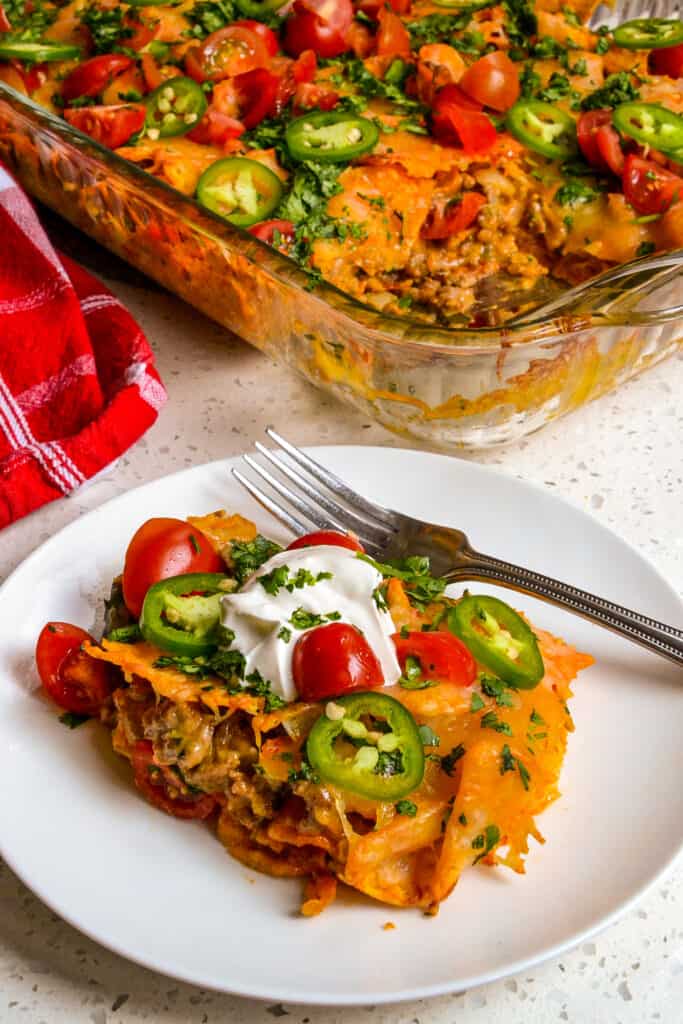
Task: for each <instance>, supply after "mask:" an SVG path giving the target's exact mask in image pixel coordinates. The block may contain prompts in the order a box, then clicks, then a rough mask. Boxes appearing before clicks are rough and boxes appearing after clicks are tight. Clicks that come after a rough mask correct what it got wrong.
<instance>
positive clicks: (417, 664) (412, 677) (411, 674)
mask: <svg viewBox="0 0 683 1024" xmlns="http://www.w3.org/2000/svg"><path fill="white" fill-rule="evenodd" d="M398 682H399V686H402V687H403V689H404V690H426V689H427V688H428V687H429V686H436V683H435V682H434V681H433V680H432V679H425V678H424V677H423V675H422V663H421V661H420V659H419V658H416V657H415V656H414V655H412V654H409V655H408V657H407V658H406V663H405V668H404V669H403V675H402V676H401V678H400V679H399V681H398Z"/></svg>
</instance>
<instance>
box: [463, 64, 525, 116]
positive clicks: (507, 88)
mask: <svg viewBox="0 0 683 1024" xmlns="http://www.w3.org/2000/svg"><path fill="white" fill-rule="evenodd" d="M458 85H459V86H460V88H461V89H462V90H463V92H466V93H467V95H468V96H471V97H472V98H473V99H475V100H477V101H478V102H479V103H482V104H483V105H484V106H485V107H491V108H492V109H493V110H501V111H502V110H509V109H510V107H511V106H512V105H513V104H514V103H516V102H517V100H518V99H519V73H518V71H517V68H516V67H515V65H514V63H513V62H512V61H511V60H510V58H509V57H508V55H507V54H506V53H503V52H502V50H497V51H496V52H495V53H487V54H486V56H485V57H480V58H479V60H475V62H474V64H472V65H471V66H470V67H469V68H468V69H467V71H466V72H465V74H464V75H463V76H462V78H461V79H460V81H459V82H458Z"/></svg>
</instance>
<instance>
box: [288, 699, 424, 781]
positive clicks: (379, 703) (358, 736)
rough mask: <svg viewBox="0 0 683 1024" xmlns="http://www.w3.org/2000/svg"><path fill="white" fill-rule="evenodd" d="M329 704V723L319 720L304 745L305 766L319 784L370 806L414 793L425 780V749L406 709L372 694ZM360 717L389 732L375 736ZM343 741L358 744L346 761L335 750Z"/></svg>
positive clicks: (324, 717) (322, 717) (327, 720)
mask: <svg viewBox="0 0 683 1024" xmlns="http://www.w3.org/2000/svg"><path fill="white" fill-rule="evenodd" d="M331 703H332V705H333V707H334V710H335V717H334V719H332V718H329V717H328V716H327V714H323V715H321V716H320V718H319V719H318V720H317V722H316V723H315V725H314V726H313V728H312V729H311V731H310V733H309V736H308V740H307V741H306V754H307V757H308V760H309V762H310V764H311V766H312V768H313V769H314V770H315V771H316V772H317V773H318V775H319V776H320V778H321V779H324V781H325V782H329V783H331V784H332V785H334V786H338V787H339V788H340V789H344V790H348V792H350V793H356V794H358V795H359V796H364V797H367V798H368V799H370V800H384V801H395V800H398V799H400V798H401V797H404V796H407V795H408V793H412V792H413V791H414V790H415V789H417V787H418V786H419V785H420V783H421V782H422V778H423V776H424V766H425V758H424V745H423V743H422V738H421V736H420V733H419V731H418V728H417V725H416V723H415V719H414V718H413V716H412V715H411V714H410V712H409V711H408V709H407V708H405V707H404V706H403V704H401V703H400V702H399V701H397V700H396V699H395V698H394V697H388V696H387V695H386V694H382V693H378V692H377V691H376V690H367V691H362V692H358V693H350V694H347V695H346V696H344V697H337V698H335V700H334V701H332V702H331ZM328 707H329V705H328ZM338 709H341V710H342V711H343V715H341V716H339V710H338ZM363 716H365V717H369V718H372V719H376V720H381V721H384V722H386V724H387V725H388V726H389V731H388V732H383V733H381V734H379V736H375V735H374V734H373V731H372V730H369V729H368V728H367V726H366V725H365V724H364V723H363V722H362V721H361V719H362V718H363ZM344 737H348V738H349V740H351V739H352V740H354V741H355V743H356V744H360V746H355V747H354V751H355V752H354V754H353V756H348V757H346V758H344V757H341V756H340V755H339V754H338V752H337V751H336V750H335V743H336V741H337V740H338V739H340V738H341V739H343V738H344ZM363 741H367V742H363Z"/></svg>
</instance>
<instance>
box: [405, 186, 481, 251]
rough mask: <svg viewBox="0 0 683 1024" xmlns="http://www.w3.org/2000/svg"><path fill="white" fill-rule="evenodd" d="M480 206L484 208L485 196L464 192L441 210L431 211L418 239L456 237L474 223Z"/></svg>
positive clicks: (478, 193)
mask: <svg viewBox="0 0 683 1024" xmlns="http://www.w3.org/2000/svg"><path fill="white" fill-rule="evenodd" d="M482 206H486V196H483V195H481V193H480V192H465V194H464V195H463V196H460V197H459V198H458V199H454V200H452V201H451V202H450V203H448V204H447V205H446V206H445V208H444V209H443V210H438V209H434V210H432V211H431V212H430V214H429V216H428V217H427V220H426V221H425V223H424V225H423V226H422V230H421V231H420V237H421V238H426V239H428V240H437V239H443V238H450V236H451V235H457V234H458V232H460V231H464V230H465V229H466V228H468V227H469V226H470V225H471V224H472V223H474V221H475V220H476V218H477V214H478V213H479V211H480V210H481V208H482Z"/></svg>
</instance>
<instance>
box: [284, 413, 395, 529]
mask: <svg viewBox="0 0 683 1024" xmlns="http://www.w3.org/2000/svg"><path fill="white" fill-rule="evenodd" d="M266 434H267V435H268V437H269V438H270V439H271V440H272V441H274V442H275V444H276V445H278V446H279V447H280V448H282V449H284V451H286V452H287V454H288V455H289V456H290V457H291V458H292V459H293V460H294V461H295V462H296V463H297V464H298V465H299V466H301V468H302V469H305V470H306V472H307V473H310V475H311V476H312V477H315V479H316V480H319V481H320V483H322V484H324V485H325V486H326V487H328V488H329V490H331V491H332V493H333V494H336V495H337V497H338V498H343V500H344V501H345V502H347V503H348V504H349V505H350V506H351V507H352V508H353V509H354V511H356V512H362V513H364V514H365V515H367V516H370V517H371V519H372V520H375V521H379V523H380V525H385V524H386V523H390V524H391V525H392V526H394V525H398V523H397V517H396V513H395V512H392V511H391V510H390V509H387V508H384V507H383V506H382V505H377V504H375V503H374V502H372V501H368V499H367V498H364V497H363V496H362V495H361V494H358V493H357V492H356V491H354V490H352V489H351V488H350V487H349V486H348V484H345V483H344V481H343V480H340V479H339V477H338V476H335V474H334V473H331V472H330V470H329V469H325V467H324V466H321V465H320V463H319V462H316V461H315V459H312V458H311V457H310V455H305V454H304V452H302V451H300V450H299V449H298V448H296V447H295V446H294V445H293V444H290V442H289V441H286V440H285V439H284V437H282V436H281V435H280V434H278V433H277V431H276V430H274V429H273V428H272V427H266Z"/></svg>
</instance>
